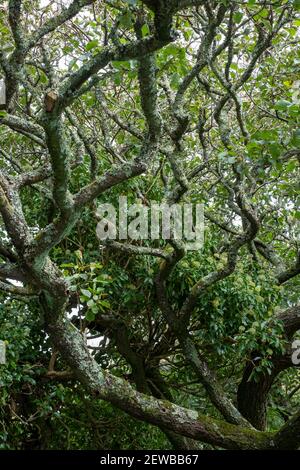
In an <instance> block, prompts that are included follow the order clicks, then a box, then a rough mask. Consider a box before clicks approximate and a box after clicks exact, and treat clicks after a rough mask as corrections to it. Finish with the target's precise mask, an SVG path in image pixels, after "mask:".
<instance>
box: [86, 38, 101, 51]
mask: <svg viewBox="0 0 300 470" xmlns="http://www.w3.org/2000/svg"><path fill="white" fill-rule="evenodd" d="M98 44H99V42H98V39H93V40H92V41H89V42H88V43H87V44H86V46H85V49H86V51H91V50H92V49H94V48H95V47H97V46H98Z"/></svg>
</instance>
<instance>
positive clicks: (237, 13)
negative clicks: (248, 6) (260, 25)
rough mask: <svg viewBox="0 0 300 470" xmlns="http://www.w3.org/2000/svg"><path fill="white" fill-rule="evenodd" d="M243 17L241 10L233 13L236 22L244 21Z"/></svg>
mask: <svg viewBox="0 0 300 470" xmlns="http://www.w3.org/2000/svg"><path fill="white" fill-rule="evenodd" d="M242 18H243V13H242V12H241V11H237V12H235V14H234V15H233V20H234V22H235V23H240V22H241V21H242Z"/></svg>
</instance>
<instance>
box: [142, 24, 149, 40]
mask: <svg viewBox="0 0 300 470" xmlns="http://www.w3.org/2000/svg"><path fill="white" fill-rule="evenodd" d="M149 34H150V29H149V26H148V25H147V24H146V23H145V24H143V26H142V36H143V37H145V36H149Z"/></svg>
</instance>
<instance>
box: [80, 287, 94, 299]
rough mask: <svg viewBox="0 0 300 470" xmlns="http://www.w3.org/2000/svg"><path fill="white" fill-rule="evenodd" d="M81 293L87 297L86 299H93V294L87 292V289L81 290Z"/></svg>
mask: <svg viewBox="0 0 300 470" xmlns="http://www.w3.org/2000/svg"><path fill="white" fill-rule="evenodd" d="M80 291H81V292H82V294H83V295H84V296H85V297H88V298H89V299H90V298H91V297H92V293H91V292H90V291H89V290H87V289H80Z"/></svg>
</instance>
